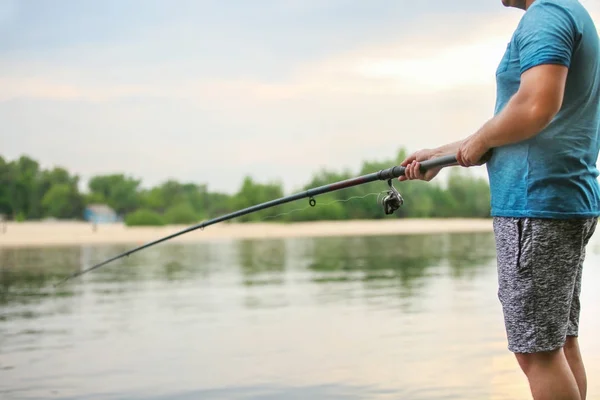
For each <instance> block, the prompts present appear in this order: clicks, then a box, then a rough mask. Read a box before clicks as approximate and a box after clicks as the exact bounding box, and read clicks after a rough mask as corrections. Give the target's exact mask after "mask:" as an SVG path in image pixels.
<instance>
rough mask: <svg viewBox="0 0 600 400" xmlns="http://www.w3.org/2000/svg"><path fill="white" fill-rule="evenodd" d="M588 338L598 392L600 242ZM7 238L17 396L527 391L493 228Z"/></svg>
mask: <svg viewBox="0 0 600 400" xmlns="http://www.w3.org/2000/svg"><path fill="white" fill-rule="evenodd" d="M599 242H600V241H599V240H598V235H596V237H595V238H594V239H593V243H592V244H591V245H590V247H589V248H588V249H589V250H588V258H587V262H586V268H585V272H584V284H583V295H582V303H583V319H582V323H581V334H582V337H581V343H582V346H583V350H584V357H585V361H586V363H587V368H588V376H589V379H590V383H589V385H590V387H589V398H590V399H599V398H600V341H599V340H598V339H597V338H598V337H599V335H600V321H599V319H598V315H600V313H599V311H600V307H599V304H600V290H598V287H599V285H600V245H599ZM127 248H128V246H106V247H72V248H51V249H18V250H17V249H14V250H10V249H0V265H1V267H2V268H1V269H0V273H1V275H0V282H1V285H0V398H2V399H142V398H143V399H152V400H158V399H211V400H212V399H234V400H235V399H399V398H400V399H478V400H481V399H519V398H523V399H525V398H528V389H527V386H526V382H525V381H524V379H523V376H522V374H521V372H520V371H519V370H518V369H517V366H516V363H515V362H514V360H513V357H512V355H510V353H508V351H507V350H506V343H505V334H504V328H503V325H502V315H501V309H500V306H499V303H498V300H497V297H496V270H495V249H494V242H493V237H492V236H491V235H486V234H477V235H473V234H463V235H456V234H453V235H435V236H425V235H424V236H414V237H409V236H397V237H395V236H386V237H356V238H315V239H289V240H288V239H285V240H258V241H220V242H213V243H201V244H168V243H167V244H163V245H159V246H156V247H154V248H150V249H148V250H145V251H143V252H141V253H137V254H136V255H134V256H131V257H130V258H129V259H125V260H123V261H118V262H115V263H113V264H110V265H108V266H106V267H104V268H101V269H99V270H96V271H94V272H92V273H89V274H86V275H84V276H82V277H80V278H78V279H76V280H73V281H71V283H70V284H68V285H66V286H63V287H61V288H59V289H58V290H57V289H54V288H53V287H52V285H51V284H52V283H53V282H55V281H56V280H57V279H59V278H60V277H62V276H64V274H66V273H69V272H73V271H75V270H77V269H79V268H82V267H85V266H88V265H89V264H91V263H95V262H98V261H101V260H103V259H105V258H108V257H109V256H112V255H114V254H115V253H117V252H121V251H123V250H126V249H127Z"/></svg>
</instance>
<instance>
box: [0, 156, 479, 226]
mask: <svg viewBox="0 0 600 400" xmlns="http://www.w3.org/2000/svg"><path fill="white" fill-rule="evenodd" d="M405 155H406V152H405V151H404V149H401V150H400V151H399V152H398V155H397V157H396V159H388V160H381V161H366V162H363V164H362V166H361V168H360V169H359V170H357V171H348V170H345V171H333V170H321V171H317V172H316V173H315V174H314V175H313V178H312V180H311V181H310V182H308V183H307V184H306V185H304V186H303V187H299V188H297V190H295V191H301V190H306V189H309V188H312V187H316V186H321V185H325V184H329V183H333V182H336V181H339V180H343V179H348V178H351V177H353V176H356V175H362V174H368V173H371V172H375V171H378V170H380V169H383V168H388V167H390V166H393V165H397V164H399V163H400V162H401V161H402V160H403V159H404V158H405ZM79 181H80V178H79V176H78V175H76V174H71V173H70V172H69V171H67V170H66V169H64V168H61V167H55V168H53V169H42V168H40V165H39V163H38V162H37V161H35V160H33V159H31V158H30V157H27V156H21V157H20V158H18V159H16V160H12V161H7V160H4V158H2V157H1V156H0V214H4V215H5V216H6V217H7V218H8V219H13V220H17V221H24V220H35V219H43V218H59V219H83V212H84V209H85V207H86V206H87V205H89V204H98V203H99V204H107V205H108V206H110V207H111V208H112V209H114V210H115V211H116V212H117V214H118V215H119V216H121V217H122V218H123V219H124V221H125V222H126V223H127V224H128V225H163V224H191V223H196V222H199V221H201V220H205V219H208V218H213V217H216V216H219V215H222V214H225V213H229V212H232V211H235V210H238V209H241V208H245V207H249V206H253V205H256V204H258V203H261V202H265V201H268V200H273V199H275V198H278V197H282V196H284V195H285V193H284V192H283V189H282V184H281V183H280V182H267V183H259V182H257V181H255V180H254V179H253V178H251V177H248V176H247V177H245V178H244V179H243V181H242V184H241V186H240V188H239V190H238V191H237V192H236V193H233V194H228V193H219V192H212V191H210V190H208V188H207V186H206V185H205V184H199V183H180V182H177V181H175V180H168V181H166V182H164V183H162V184H161V185H158V186H155V187H152V188H149V189H145V188H142V187H141V183H142V182H141V180H139V179H136V178H134V177H131V176H127V175H126V174H109V175H101V176H95V177H93V178H91V179H90V180H89V182H88V185H87V186H88V187H87V189H88V190H87V191H86V192H83V193H82V192H81V191H80V189H79ZM395 186H396V187H397V188H398V189H399V191H400V193H401V194H402V196H403V197H404V199H405V205H404V206H403V207H401V208H400V210H399V211H397V212H396V214H395V217H396V218H415V217H416V218H427V217H438V218H445V217H467V218H468V217H487V216H489V211H490V209H489V200H490V195H489V187H488V183H487V181H486V180H485V179H481V178H475V177H473V176H471V175H470V174H469V172H468V171H467V170H463V169H461V168H452V169H451V172H450V177H449V180H448V182H447V184H446V185H445V186H442V185H441V184H440V183H439V182H437V181H435V180H434V181H432V182H422V181H411V182H402V183H399V182H395ZM386 188H387V184H386V183H385V182H382V181H379V182H373V183H369V184H365V185H361V186H357V187H353V188H347V189H343V190H339V191H336V192H333V193H329V194H325V195H320V196H317V197H316V199H315V200H316V201H317V205H316V206H315V207H310V206H309V205H308V199H305V200H299V201H296V202H292V203H288V204H285V205H282V206H279V207H276V208H272V209H268V210H265V211H261V212H259V213H254V214H250V215H247V216H243V217H239V218H238V219H237V221H260V220H265V219H266V220H269V221H284V222H291V221H313V220H342V219H378V218H384V217H386V218H393V217H390V216H386V215H385V214H384V213H383V209H382V207H381V205H380V204H378V203H377V199H378V195H377V194H378V193H381V192H384V191H385V190H386ZM381 197H382V196H380V198H381ZM298 209H302V210H301V211H298Z"/></svg>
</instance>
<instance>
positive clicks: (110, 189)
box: [88, 174, 141, 214]
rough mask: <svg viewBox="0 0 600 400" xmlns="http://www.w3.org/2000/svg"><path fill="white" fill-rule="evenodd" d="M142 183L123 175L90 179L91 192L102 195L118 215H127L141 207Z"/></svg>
mask: <svg viewBox="0 0 600 400" xmlns="http://www.w3.org/2000/svg"><path fill="white" fill-rule="evenodd" d="M140 183H141V181H140V180H138V179H133V178H129V177H126V176H125V175H123V174H113V175H101V176H95V177H93V178H92V179H90V182H89V184H88V186H89V189H90V192H92V193H94V194H96V195H101V196H102V198H104V199H105V200H106V202H107V203H108V205H109V206H110V207H112V208H113V209H114V210H115V211H116V212H117V213H121V214H127V213H128V212H130V211H133V210H135V209H137V208H139V207H140V205H141V202H140V195H139V192H138V187H139V185H140Z"/></svg>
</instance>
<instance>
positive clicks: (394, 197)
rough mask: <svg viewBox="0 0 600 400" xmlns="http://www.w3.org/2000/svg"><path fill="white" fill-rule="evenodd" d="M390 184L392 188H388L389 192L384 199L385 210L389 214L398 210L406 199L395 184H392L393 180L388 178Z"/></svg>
mask: <svg viewBox="0 0 600 400" xmlns="http://www.w3.org/2000/svg"><path fill="white" fill-rule="evenodd" d="M388 185H389V187H390V190H388V192H387V194H386V195H385V197H384V198H383V200H382V204H383V211H384V212H385V213H386V214H387V215H390V214H393V213H394V212H395V211H396V210H398V209H399V208H400V207H401V206H402V205H403V204H404V199H403V198H402V196H401V195H400V192H398V191H397V190H396V188H395V187H394V185H392V180H391V179H389V180H388Z"/></svg>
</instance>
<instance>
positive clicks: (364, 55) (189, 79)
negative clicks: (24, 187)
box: [0, 1, 521, 191]
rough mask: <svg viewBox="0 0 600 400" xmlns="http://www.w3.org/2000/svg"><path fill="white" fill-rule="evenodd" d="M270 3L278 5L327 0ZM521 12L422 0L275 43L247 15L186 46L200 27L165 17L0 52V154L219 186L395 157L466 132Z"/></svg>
mask: <svg viewBox="0 0 600 400" xmlns="http://www.w3.org/2000/svg"><path fill="white" fill-rule="evenodd" d="M190 4H192V3H190ZM277 4H278V6H279V7H282V9H281V10H279V11H278V12H279V13H281V14H282V15H294V13H300V14H301V15H305V16H307V15H312V14H313V13H316V14H317V15H319V12H320V11H319V12H317V11H315V10H319V7H325V6H324V5H319V4H321V3H318V4H317V3H314V4H312V2H311V4H312V5H311V4H308V3H298V2H294V1H291V2H280V3H277ZM328 4H329V3H328ZM336 4H337V3H336ZM390 4H391V3H390ZM329 6H330V7H337V6H336V5H335V4H333V3H332V4H330V5H329ZM338 6H339V5H338ZM286 7H289V8H286ZM286 13H287V14H286ZM296 15H299V14H296ZM520 16H521V14H520V13H519V12H514V11H512V10H506V12H503V13H501V14H494V13H490V14H485V15H479V16H477V17H474V16H473V15H472V14H453V15H450V14H448V13H440V14H438V15H434V14H423V15H422V16H421V17H420V19H417V18H415V19H414V20H412V21H409V22H407V24H406V25H407V26H404V27H403V29H402V30H401V31H393V33H391V34H389V33H388V34H382V33H381V31H376V33H377V34H375V33H373V32H370V31H369V32H370V33H369V34H365V36H366V37H367V36H368V37H369V40H366V39H365V40H362V41H357V42H356V43H354V44H353V45H351V43H350V42H344V45H340V46H335V45H334V44H335V33H333V34H332V33H331V32H330V33H329V36H327V35H324V36H323V37H324V38H326V37H329V38H330V39H324V40H331V42H329V44H328V45H327V46H324V47H323V48H321V50H318V51H317V50H315V51H305V49H302V48H293V46H292V45H293V44H296V45H297V44H298V43H302V42H294V40H299V39H297V38H294V39H293V40H292V41H290V43H288V45H289V46H292V47H290V48H289V49H287V50H285V51H283V53H282V55H281V57H280V58H278V57H277V56H278V53H277V52H276V51H273V49H281V48H282V47H281V44H280V43H279V42H277V40H275V39H273V38H270V37H269V39H265V42H264V43H266V44H264V46H262V47H261V45H259V44H257V43H261V42H260V41H257V38H256V37H254V38H252V40H245V38H244V37H242V36H243V34H244V32H246V33H247V34H248V36H252V35H256V33H252V32H250V31H245V30H239V31H235V30H234V31H230V32H229V33H228V34H227V35H225V36H227V37H228V38H229V39H231V40H233V39H235V38H236V35H237V34H239V35H240V36H239V40H240V41H239V43H237V44H236V45H235V46H234V47H229V48H227V46H229V45H232V44H231V43H230V42H228V41H225V42H220V41H219V40H212V42H213V43H221V44H222V46H224V48H222V49H220V50H219V49H217V47H216V45H214V47H211V49H212V50H211V51H208V50H206V48H203V47H201V46H200V48H202V49H204V50H206V52H205V53H203V52H202V51H201V50H198V51H197V52H195V53H192V54H191V55H188V56H187V58H186V57H184V56H186V54H185V53H186V52H188V53H190V49H195V48H196V47H195V45H197V44H198V43H200V44H202V43H208V42H211V39H212V37H210V36H209V37H205V38H202V40H201V41H200V42H195V41H194V40H193V36H194V34H197V31H195V30H194V29H193V27H191V26H190V25H189V24H188V25H186V24H185V23H184V24H182V25H181V27H180V29H179V30H177V29H175V28H174V26H175V24H174V22H173V21H172V22H169V23H161V24H159V25H158V26H157V27H156V31H154V32H153V33H152V34H148V36H144V35H146V34H142V33H139V31H136V32H138V33H136V34H132V36H129V37H126V38H124V39H123V40H122V41H119V42H103V43H97V44H95V45H94V46H89V47H88V48H86V49H83V48H82V47H81V45H80V44H74V45H71V46H67V47H64V48H62V49H61V50H60V51H59V50H56V51H55V52H53V53H52V56H51V57H49V58H47V59H46V58H43V57H41V56H39V54H41V53H39V52H36V53H35V54H38V56H36V57H34V58H33V59H30V58H28V57H25V56H23V57H12V56H11V57H8V58H4V59H3V60H2V61H0V70H2V71H3V73H2V75H0V86H1V87H2V88H3V89H2V91H0V119H1V120H2V121H3V124H4V126H5V129H3V133H2V136H3V137H2V138H1V139H2V142H3V143H2V145H1V147H2V149H3V155H4V156H5V157H6V156H8V157H15V156H17V155H18V154H20V153H28V154H31V155H32V156H34V157H36V158H37V159H40V160H41V161H42V162H44V163H49V164H62V165H66V166H67V167H68V168H69V169H72V170H74V171H77V172H78V173H81V174H82V175H83V176H84V178H86V177H89V176H91V175H94V174H99V173H107V172H114V171H126V172H128V173H130V174H133V175H134V176H138V177H142V179H143V181H144V183H145V184H146V185H151V184H155V183H158V182H159V181H161V180H163V179H166V178H168V177H176V178H177V179H181V180H191V181H196V182H207V183H208V184H209V187H212V188H213V189H216V190H226V191H233V190H236V189H237V186H238V184H239V182H240V181H241V176H242V175H245V174H251V175H253V176H255V177H257V178H259V179H261V180H279V179H282V180H283V182H284V185H285V187H286V189H288V190H290V189H292V188H297V187H298V186H300V185H301V184H303V183H305V182H306V181H308V179H309V178H310V175H311V174H312V173H313V172H315V171H316V170H318V169H320V168H322V167H326V168H328V169H335V170H340V169H343V168H351V169H352V170H356V169H358V167H359V166H360V162H361V161H363V160H365V159H382V158H394V157H395V156H396V152H397V150H398V148H399V147H405V148H407V149H408V150H416V149H418V148H422V147H431V146H436V145H440V144H443V143H446V142H449V141H455V140H458V139H460V138H462V137H464V136H466V135H468V134H470V133H472V132H473V131H474V130H475V129H477V128H478V127H479V126H480V125H481V124H482V123H483V122H485V120H487V119H488V118H490V117H491V116H492V112H493V106H494V101H495V87H494V86H495V82H494V75H495V74H494V73H495V69H496V65H497V63H498V61H499V60H500V58H501V57H502V54H503V52H504V49H505V46H506V43H507V42H508V40H509V38H510V35H511V34H512V31H513V29H514V27H515V26H516V24H517V22H518V19H519V18H520ZM323 18H324V17H323ZM370 18H371V17H370ZM372 18H373V20H375V17H374V16H373V17H372ZM363 23H364V22H363ZM136 29H137V28H136ZM140 29H141V28H140ZM211 29H214V24H213V26H212V28H211ZM278 29H279V28H278ZM320 29H321V30H322V28H320ZM275 31H277V30H275ZM207 32H210V29H209V30H207ZM232 32H236V34H234V33H232ZM282 32H283V31H282ZM360 32H361V31H360V30H357V31H356V33H354V34H353V35H356V36H358V35H360ZM310 34H315V33H314V32H313V33H309V35H310ZM136 35H137V36H136ZM188 36H190V37H191V38H190V39H187V40H189V41H185V40H184V41H183V42H179V41H177V40H174V39H173V38H184V37H188ZM140 37H144V40H143V41H141V42H139V43H138V42H137V40H139V38H140ZM286 37H287V38H291V37H292V36H290V35H288V36H286ZM154 38H158V39H157V40H158V41H157V44H156V47H152V46H153V45H152V44H150V43H151V42H152V41H153V39H154ZM375 38H377V39H375ZM229 39H228V40H229ZM248 43H249V47H248V48H246V49H243V48H244V46H245V45H246V44H248ZM308 43H311V44H312V43H314V42H313V39H312V38H311V39H310V40H307V41H306V42H304V45H307V44H308ZM169 46H172V47H174V48H175V50H173V51H171V52H168V51H167V50H168V49H167V48H168V47H169ZM211 46H213V45H211ZM269 46H272V47H271V48H270V47H269ZM140 48H142V49H143V51H142V50H139V49H140ZM225 48H227V49H228V50H225ZM330 48H335V49H338V50H336V51H324V50H323V49H330ZM80 50H81V52H79V51H80ZM163 50H164V51H166V53H164V55H163V53H162V52H163ZM217 50H218V52H216V53H215V52H213V51H217ZM237 50H239V52H236V51H237ZM296 53H297V54H296ZM59 54H60V55H61V57H62V56H64V59H63V58H61V57H58V55H59ZM290 54H294V56H293V57H291V56H289V55H290ZM13 55H14V54H13ZM161 55H162V56H161ZM301 55H302V56H301ZM65 60H66V61H65ZM223 71H224V72H223ZM478 171H479V172H480V173H482V175H484V174H483V171H482V170H478Z"/></svg>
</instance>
